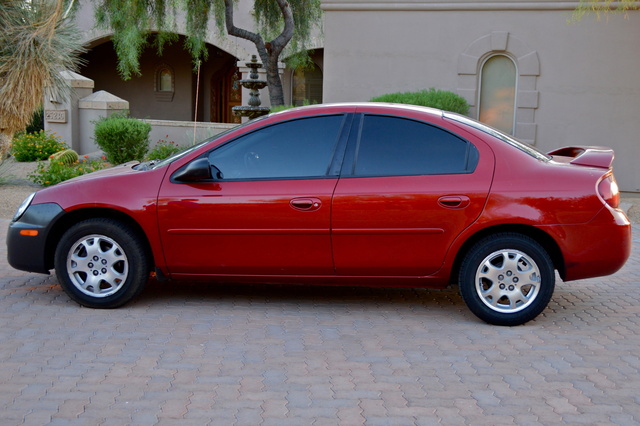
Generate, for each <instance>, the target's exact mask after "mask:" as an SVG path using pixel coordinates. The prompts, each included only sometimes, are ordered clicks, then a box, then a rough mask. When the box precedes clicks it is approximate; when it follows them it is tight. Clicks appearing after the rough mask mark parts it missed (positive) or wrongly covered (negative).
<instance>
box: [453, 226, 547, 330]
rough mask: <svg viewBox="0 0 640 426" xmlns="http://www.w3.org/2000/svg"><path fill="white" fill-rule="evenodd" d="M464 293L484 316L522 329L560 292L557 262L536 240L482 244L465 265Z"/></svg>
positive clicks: (509, 236)
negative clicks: (555, 265) (555, 262)
mask: <svg viewBox="0 0 640 426" xmlns="http://www.w3.org/2000/svg"><path fill="white" fill-rule="evenodd" d="M459 286H460V293H461V294H462V298H463V299H464V301H465V303H466V304H467V306H468V307H469V309H470V310H471V312H473V313H474V314H475V315H476V316H477V317H478V318H480V319H482V320H484V321H486V322H488V323H490V324H495V325H507V326H513V325H519V324H524V323H525V322H527V321H530V320H532V319H533V318H535V317H537V316H538V315H539V314H540V313H541V312H542V311H543V310H544V309H545V308H546V307H547V305H548V304H549V301H550V300H551V296H552V295H553V290H554V288H555V272H554V268H553V262H552V261H551V258H550V257H549V254H548V253H547V252H546V251H545V249H544V248H543V247H542V246H541V245H540V244H538V243H537V242H536V241H535V240H533V239H531V238H529V237H527V236H524V235H521V234H513V233H503V234H497V235H492V236H490V237H487V238H485V239H483V240H481V241H479V242H478V243H477V244H476V245H475V246H473V248H472V249H471V250H470V251H469V253H468V254H467V256H466V257H465V259H464V260H463V262H462V266H461V268H460V276H459Z"/></svg>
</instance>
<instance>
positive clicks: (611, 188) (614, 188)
mask: <svg viewBox="0 0 640 426" xmlns="http://www.w3.org/2000/svg"><path fill="white" fill-rule="evenodd" d="M598 194H600V197H601V198H602V199H603V200H604V201H605V202H606V203H607V204H608V205H610V206H611V207H613V208H614V209H617V208H618V206H619V205H620V190H619V189H618V183H617V182H616V178H615V177H613V173H611V172H609V173H607V174H606V175H605V176H604V177H603V178H602V180H601V181H600V183H599V184H598Z"/></svg>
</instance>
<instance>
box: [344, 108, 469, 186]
mask: <svg viewBox="0 0 640 426" xmlns="http://www.w3.org/2000/svg"><path fill="white" fill-rule="evenodd" d="M355 115H356V117H355V118H354V121H353V123H352V125H351V132H350V135H349V144H348V146H347V151H346V153H345V159H344V166H343V168H342V170H343V171H342V174H341V177H344V178H380V177H402V176H446V175H462V174H472V173H474V172H475V170H476V169H477V167H478V164H479V163H480V150H479V149H478V147H477V146H475V145H474V144H473V143H472V142H471V141H469V139H467V138H464V137H462V136H461V135H459V134H457V133H455V132H453V131H451V130H449V129H447V128H445V127H443V126H439V125H437V124H434V123H431V122H429V121H425V120H420V119H418V118H413V117H405V116H398V115H393V114H384V113H356V114H355ZM367 116H369V117H371V116H377V117H387V118H395V119H398V120H409V121H413V122H416V123H419V124H422V125H426V126H430V127H433V128H435V129H438V130H441V131H443V132H445V133H448V134H449V135H451V136H453V137H455V138H456V139H459V140H460V141H461V142H464V143H466V144H467V153H466V163H467V164H466V167H465V170H462V171H459V172H450V173H406V174H391V175H390V174H370V175H369V174H367V175H360V174H356V165H357V155H358V151H359V149H360V142H361V138H362V131H363V126H364V122H365V118H366V117H367ZM472 150H473V151H474V152H475V158H473V156H472Z"/></svg>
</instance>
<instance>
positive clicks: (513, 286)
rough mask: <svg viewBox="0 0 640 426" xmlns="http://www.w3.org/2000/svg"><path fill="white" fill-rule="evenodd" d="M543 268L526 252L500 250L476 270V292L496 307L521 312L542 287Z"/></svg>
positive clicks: (505, 310) (498, 310) (489, 304)
mask: <svg viewBox="0 0 640 426" xmlns="http://www.w3.org/2000/svg"><path fill="white" fill-rule="evenodd" d="M539 286H540V271H539V268H538V266H537V265H536V263H535V262H534V261H533V259H532V258H531V257H529V256H528V255H527V254H525V253H523V252H520V251H518V250H507V249H505V250H498V251H496V252H493V253H491V254H490V255H489V256H487V257H486V258H485V259H484V260H483V261H482V262H481V263H480V265H479V267H478V270H477V272H476V292H477V293H478V296H480V300H481V301H482V302H483V303H484V304H485V305H486V306H487V307H489V308H491V309H492V310H494V311H497V312H502V313H513V312H518V311H520V310H522V309H524V308H526V307H527V306H529V305H530V304H531V303H532V302H533V301H534V300H535V298H536V296H537V295H538V292H539V289H540V287H539Z"/></svg>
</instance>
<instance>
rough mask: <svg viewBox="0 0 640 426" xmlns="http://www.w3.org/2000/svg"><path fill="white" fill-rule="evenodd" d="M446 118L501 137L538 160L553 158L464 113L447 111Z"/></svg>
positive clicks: (495, 136)
mask: <svg viewBox="0 0 640 426" xmlns="http://www.w3.org/2000/svg"><path fill="white" fill-rule="evenodd" d="M443 115H444V117H445V118H448V119H449V120H453V121H457V122H459V123H462V124H466V125H467V126H471V127H473V128H474V129H477V130H480V131H481V132H484V133H486V134H488V135H491V136H493V137H494V138H497V139H500V140H501V141H503V142H506V143H508V144H509V145H511V146H513V147H514V148H517V149H519V150H520V151H524V152H526V153H527V154H529V155H530V156H532V157H534V158H537V159H538V160H542V161H549V160H551V157H550V156H548V155H547V154H545V153H544V152H542V151H540V150H539V149H538V148H536V147H535V146H533V145H529V144H528V143H526V142H522V141H519V140H517V139H515V138H513V137H511V136H509V135H507V134H506V133H502V132H501V131H500V130H497V129H494V128H493V127H489V126H487V125H486V124H482V123H480V122H478V121H475V120H472V119H470V118H468V117H465V116H463V115H458V114H451V113H447V112H445V113H444V114H443Z"/></svg>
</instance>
